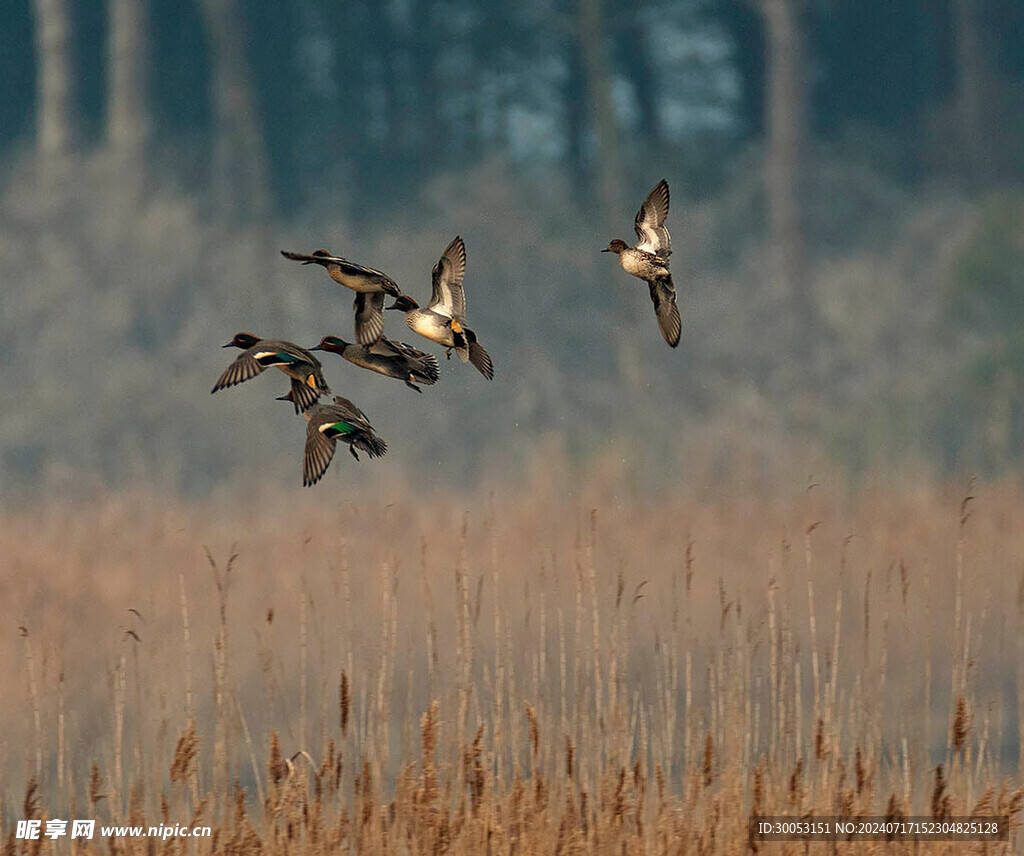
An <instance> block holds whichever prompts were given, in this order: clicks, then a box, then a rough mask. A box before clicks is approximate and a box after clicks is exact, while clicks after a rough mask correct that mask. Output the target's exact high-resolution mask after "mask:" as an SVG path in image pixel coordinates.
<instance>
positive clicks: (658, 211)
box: [633, 179, 672, 259]
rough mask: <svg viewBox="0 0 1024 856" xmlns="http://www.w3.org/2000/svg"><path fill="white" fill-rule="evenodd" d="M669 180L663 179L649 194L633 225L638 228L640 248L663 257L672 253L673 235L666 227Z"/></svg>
mask: <svg viewBox="0 0 1024 856" xmlns="http://www.w3.org/2000/svg"><path fill="white" fill-rule="evenodd" d="M668 202H669V196H668V182H667V181H665V179H662V180H661V181H659V182H658V183H657V185H655V187H654V189H653V190H652V191H651V192H650V193H648V194H647V198H646V199H645V200H644V204H643V205H641V206H640V210H639V211H637V212H636V220H635V221H634V223H633V227H634V228H635V229H636V237H637V239H638V243H637V245H636V248H637V249H638V250H646V251H647V252H649V253H654V255H656V256H660V257H661V258H663V259H666V258H668V257H669V256H670V255H671V254H672V236H671V235H669V233H668V229H666V228H665V219H666V218H667V217H668Z"/></svg>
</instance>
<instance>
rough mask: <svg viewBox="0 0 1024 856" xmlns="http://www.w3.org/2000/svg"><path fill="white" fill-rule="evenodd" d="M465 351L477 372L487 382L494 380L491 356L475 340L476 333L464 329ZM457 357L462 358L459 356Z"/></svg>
mask: <svg viewBox="0 0 1024 856" xmlns="http://www.w3.org/2000/svg"><path fill="white" fill-rule="evenodd" d="M464 330H465V334H466V349H467V352H468V353H467V356H468V358H469V361H470V362H471V363H472V364H473V365H474V366H476V367H477V370H478V371H479V372H480V374H482V375H483V376H484V377H485V378H487V379H488V380H494V363H493V362H491V355H490V354H488V353H487V351H486V349H485V348H484V346H483V345H481V344H480V343H479V342H478V341H477V340H476V333H474V332H473V331H472V330H469V329H466V328H464ZM459 356H462V355H461V354H460V355H459Z"/></svg>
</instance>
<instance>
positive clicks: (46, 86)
mask: <svg viewBox="0 0 1024 856" xmlns="http://www.w3.org/2000/svg"><path fill="white" fill-rule="evenodd" d="M32 10H33V12H34V13H35V35H36V53H37V61H38V69H39V70H38V74H37V75H36V81H37V82H36V90H37V94H36V152H37V154H38V156H39V160H40V162H41V168H42V170H43V171H44V173H50V174H52V173H53V170H54V168H55V167H56V166H57V165H58V164H60V163H63V162H64V161H66V159H67V156H68V155H70V154H71V153H72V151H73V150H74V147H75V142H76V139H75V138H76V133H77V124H78V123H77V113H76V108H77V105H76V104H75V92H74V85H73V81H74V77H73V72H72V68H71V42H72V39H71V9H70V0H33V3H32Z"/></svg>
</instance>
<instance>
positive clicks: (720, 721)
mask: <svg viewBox="0 0 1024 856" xmlns="http://www.w3.org/2000/svg"><path fill="white" fill-rule="evenodd" d="M819 481H820V483H815V482H810V483H804V482H803V481H802V480H800V481H796V482H794V483H792V484H789V485H787V484H786V483H785V482H782V483H781V484H779V483H776V484H774V485H769V484H767V483H762V484H761V485H760V486H758V487H753V486H751V485H750V484H744V483H742V482H736V483H731V484H727V485H723V484H716V483H709V484H706V485H694V486H688V487H678V488H676V489H672V490H664V491H659V492H646V491H644V490H642V489H639V488H638V486H637V485H635V484H631V483H630V480H629V478H628V477H627V476H625V475H624V474H621V473H619V474H614V473H609V472H601V471H597V472H593V473H591V474H590V475H588V476H585V477H583V476H581V477H576V478H569V479H566V480H561V479H554V478H552V477H550V476H549V475H546V474H545V473H544V472H543V470H541V469H538V471H537V473H536V475H535V478H534V480H533V481H532V482H531V483H528V484H523V485H519V486H514V487H513V486H508V485H498V484H495V485H490V486H487V487H485V488H482V489H480V490H479V492H477V493H475V494H473V495H471V496H467V495H464V494H447V493H442V492H437V493H432V494H430V495H428V496H424V495H423V494H422V493H416V494H412V491H411V490H410V491H408V492H403V491H389V490H387V489H382V490H381V491H380V492H377V493H374V494H373V495H371V496H362V497H356V495H355V494H352V493H349V494H344V495H343V494H340V492H339V491H337V489H336V488H334V487H333V486H332V483H328V484H327V485H325V488H326V489H325V490H320V491H317V492H315V493H314V492H312V491H310V492H305V493H302V494H294V495H282V496H280V497H277V498H276V499H275V501H274V503H273V507H268V506H267V505H266V504H260V503H256V502H254V501H252V500H250V499H247V498H246V497H245V496H243V495H238V496H235V497H232V501H231V502H214V501H212V500H211V501H209V502H206V503H202V504H187V503H184V502H178V501H174V500H168V499H167V498H166V497H162V496H159V495H156V494H152V493H147V492H144V491H141V490H136V491H134V492H131V493H128V492H125V493H116V494H110V495H103V496H97V497H95V498H94V499H93V500H92V501H89V502H76V503H75V504H73V505H72V506H62V505H59V504H57V503H51V504H48V505H43V506H39V507H34V508H26V509H23V510H20V511H17V512H13V513H9V514H8V515H7V516H6V517H5V518H4V519H3V520H0V554H2V555H3V556H5V559H4V561H3V563H2V565H0V568H2V570H0V589H2V591H3V592H4V597H3V598H2V600H0V626H3V627H6V628H8V630H7V631H6V632H8V633H9V634H10V639H11V643H12V644H9V645H7V646H4V647H2V648H0V680H2V681H3V683H2V684H0V686H3V687H4V692H3V695H2V703H0V800H2V814H0V817H2V820H3V823H4V829H5V830H9V829H10V825H11V824H12V822H13V821H14V820H16V819H20V818H22V817H25V816H26V815H33V816H40V817H63V818H69V817H71V816H95V817H97V819H99V820H100V821H101V822H106V821H107V820H120V819H123V821H124V822H133V823H135V822H137V823H143V824H150V823H153V824H156V823H159V822H160V821H161V820H162V821H163V822H165V823H189V824H196V823H208V824H211V825H213V826H214V828H215V835H214V837H213V839H210V840H205V839H204V840H198V841H194V842H191V843H189V844H188V851H189V852H193V853H202V852H207V851H209V852H224V851H231V852H243V851H244V852H250V851H256V850H258V849H268V850H270V851H273V852H293V851H294V852H299V853H305V852H313V851H315V852H366V853H427V852H429V853H440V852H454V853H484V852H492V853H513V852H515V853H583V852H600V853H604V852H608V853H611V852H615V853H675V852H702V853H740V852H749V851H750V849H751V844H750V842H748V840H747V820H748V818H749V817H750V816H751V815H752V814H792V815H801V814H806V813H810V812H814V813H819V814H836V813H841V812H849V813H858V814H878V815H885V814H888V815H891V816H898V815H913V814H920V815H934V816H940V817H941V816H949V815H970V814H977V815H986V814H1011V815H1016V814H1017V812H1018V810H1019V808H1020V805H1021V799H1022V792H1021V791H1020V790H1019V789H1018V780H1019V768H1020V760H1019V759H1020V757H1021V752H1022V751H1024V749H1022V743H1021V728H1022V726H1021V716H1020V698H1021V696H1022V693H1024V686H1022V680H1021V675H1020V669H1021V667H1020V651H1021V650H1022V649H1024V619H1022V611H1024V595H1021V592H1022V591H1024V573H1022V571H1021V568H1022V567H1024V527H1022V526H1021V521H1022V518H1024V494H1022V492H1021V489H1020V486H1019V485H1018V484H1017V483H1016V482H1013V481H1005V482H999V483H986V484H980V485H972V486H971V488H970V490H969V492H968V491H967V490H965V489H964V487H963V486H961V487H959V488H957V487H955V486H950V485H946V484H941V483H935V482H928V481H917V482H914V483H908V484H900V483H897V482H893V481H888V480H884V479H878V480H875V481H870V480H869V481H867V482H865V483H863V484H862V485H860V486H858V487H856V488H854V487H851V486H849V485H844V484H842V483H840V482H839V481H837V480H834V479H832V480H830V479H820V480H819ZM258 496H259V497H261V498H263V499H264V501H265V499H266V497H267V496H268V494H267V493H265V492H263V493H259V494H258ZM339 496H345V498H343V499H339V498H338V497H339ZM332 498H333V499H334V500H335V502H334V503H333V504H331V503H330V502H328V500H330V499H332ZM19 633H20V636H21V639H20V644H14V643H17V642H19V638H18V634H19ZM4 837H5V839H6V841H5V843H4V844H3V847H4V851H5V852H6V853H22V852H28V850H27V849H25V847H24V846H23V844H22V842H16V841H15V840H14V839H13V838H10V837H9V836H7V834H6V833H5V836H4ZM107 846H110V847H111V848H112V852H113V851H120V850H132V849H133V848H134V849H142V848H144V847H145V842H141V843H140V842H132V841H128V840H127V839H126V840H123V841H118V842H113V843H111V844H109V845H108V844H107V843H105V842H95V841H94V842H93V844H92V847H93V848H102V847H107ZM160 846H161V847H162V848H169V849H168V852H170V851H171V850H174V849H178V850H182V848H184V847H185V845H184V844H181V843H180V842H179V843H178V844H176V845H174V847H170V846H169V845H163V844H161V845H160ZM759 846H760V848H761V849H763V850H765V851H767V852H782V851H783V850H784V849H785V847H786V846H787V845H781V844H775V845H759ZM789 846H791V847H792V846H794V845H789ZM842 846H844V847H847V848H848V852H851V853H856V852H868V851H869V850H870V847H871V846H872V845H866V844H865V845H842ZM1012 846H1013V845H1012V844H1011V845H1010V847H1011V848H1012ZM67 847H68V842H67V841H58V842H57V843H52V842H50V841H49V840H46V841H44V842H43V843H42V844H41V845H39V847H38V848H37V850H47V851H55V852H61V853H63V852H67ZM931 847H932V849H929V848H928V847H927V846H922V847H920V848H919V849H918V850H917V851H916V852H921V853H926V852H954V849H955V848H960V850H959V851H955V852H962V851H963V849H964V845H933V846H931ZM858 848H859V849H858ZM944 848H945V849H944ZM29 849H32V848H29ZM34 852H35V851H34ZM182 852H184V851H183V850H182ZM908 852H909V850H908ZM1006 852H1010V851H1009V850H1007V851H1006Z"/></svg>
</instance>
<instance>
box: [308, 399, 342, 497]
mask: <svg viewBox="0 0 1024 856" xmlns="http://www.w3.org/2000/svg"><path fill="white" fill-rule="evenodd" d="M325 409H326V408H325ZM332 422H333V420H332V418H331V417H330V416H328V415H326V414H323V413H321V414H317V416H316V417H313V418H311V419H310V420H309V425H307V426H306V448H305V451H304V452H303V456H302V486H303V487H309V486H310V485H314V484H316V483H317V482H318V481H320V479H321V478H323V475H324V473H325V472H327V468H328V467H329V466H330V465H331V459H332V458H333V457H334V450H335V448H336V446H337V441H336V440H335V439H334V438H333V437H328V436H326V435H325V434H324V433H323V431H321V430H320V429H321V428H326V427H327V426H329V425H331V424H332Z"/></svg>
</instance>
